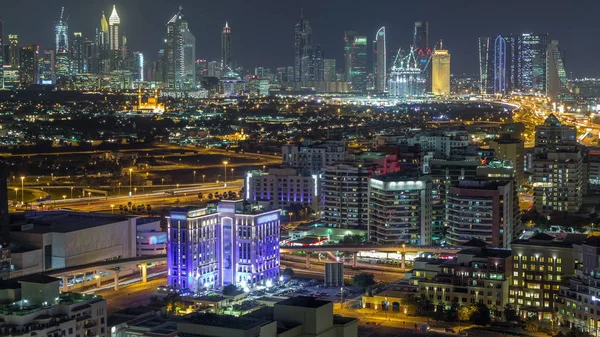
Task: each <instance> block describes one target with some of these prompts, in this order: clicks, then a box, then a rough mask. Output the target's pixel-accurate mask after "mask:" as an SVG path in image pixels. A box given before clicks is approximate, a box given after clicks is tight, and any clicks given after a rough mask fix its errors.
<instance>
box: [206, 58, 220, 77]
mask: <svg viewBox="0 0 600 337" xmlns="http://www.w3.org/2000/svg"><path fill="white" fill-rule="evenodd" d="M207 72H208V77H216V78H221V77H222V76H223V73H222V71H221V63H220V62H217V61H210V62H208V66H207Z"/></svg>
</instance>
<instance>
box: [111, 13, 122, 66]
mask: <svg viewBox="0 0 600 337" xmlns="http://www.w3.org/2000/svg"><path fill="white" fill-rule="evenodd" d="M120 27H121V18H119V14H117V6H116V5H113V9H112V13H111V14H110V18H108V40H109V43H108V49H109V59H110V70H111V71H113V70H120V69H121V60H122V55H121V47H122V45H121V42H122V40H121V32H120Z"/></svg>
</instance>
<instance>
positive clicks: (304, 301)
mask: <svg viewBox="0 0 600 337" xmlns="http://www.w3.org/2000/svg"><path fill="white" fill-rule="evenodd" d="M329 303H331V302H329V301H322V300H318V299H316V298H314V297H310V296H296V297H290V298H288V299H285V300H283V301H281V302H279V303H277V305H288V306H292V307H303V308H320V307H322V306H324V305H327V304H329Z"/></svg>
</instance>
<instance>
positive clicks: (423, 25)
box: [413, 21, 429, 50]
mask: <svg viewBox="0 0 600 337" xmlns="http://www.w3.org/2000/svg"><path fill="white" fill-rule="evenodd" d="M413 46H414V47H415V49H417V50H427V49H429V22H427V21H416V22H415V28H414V31H413Z"/></svg>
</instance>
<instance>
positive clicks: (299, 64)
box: [294, 13, 313, 82]
mask: <svg viewBox="0 0 600 337" xmlns="http://www.w3.org/2000/svg"><path fill="white" fill-rule="evenodd" d="M294 41H295V55H294V79H295V81H296V82H307V81H312V80H313V74H312V73H311V71H310V69H312V68H313V66H312V63H313V50H312V49H313V41H312V28H311V26H310V22H309V21H308V20H304V14H303V13H301V15H300V20H298V22H297V23H296V27H295V34H294Z"/></svg>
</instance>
